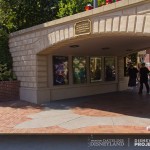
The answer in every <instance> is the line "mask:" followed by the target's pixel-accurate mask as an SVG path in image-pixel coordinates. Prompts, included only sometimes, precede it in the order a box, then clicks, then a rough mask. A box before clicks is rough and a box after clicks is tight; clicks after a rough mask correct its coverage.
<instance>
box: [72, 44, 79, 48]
mask: <svg viewBox="0 0 150 150" xmlns="http://www.w3.org/2000/svg"><path fill="white" fill-rule="evenodd" d="M70 47H71V48H77V47H79V45H70Z"/></svg>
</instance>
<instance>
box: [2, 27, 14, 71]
mask: <svg viewBox="0 0 150 150" xmlns="http://www.w3.org/2000/svg"><path fill="white" fill-rule="evenodd" d="M8 40H9V38H8V33H7V32H6V31H5V30H3V29H0V64H7V67H8V68H9V69H11V68H12V57H11V54H10V52H9V46H8Z"/></svg>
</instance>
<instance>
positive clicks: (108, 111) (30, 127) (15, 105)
mask: <svg viewBox="0 0 150 150" xmlns="http://www.w3.org/2000/svg"><path fill="white" fill-rule="evenodd" d="M0 118H1V119H0V133H59V134H60V133H63V134H64V133H67V134H68V133H69V134H70V133H75V134H77V133H100V134H101V133H150V131H148V130H147V129H146V127H147V126H149V125H150V95H146V94H143V95H138V94H137V92H133V91H124V92H114V93H107V94H101V95H95V96H89V97H83V98H73V99H68V100H59V101H53V102H50V103H46V104H43V105H35V104H31V103H28V102H25V101H9V102H0Z"/></svg>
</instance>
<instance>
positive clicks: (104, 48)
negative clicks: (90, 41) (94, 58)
mask: <svg viewBox="0 0 150 150" xmlns="http://www.w3.org/2000/svg"><path fill="white" fill-rule="evenodd" d="M109 49H110V48H109V47H103V48H102V50H109Z"/></svg>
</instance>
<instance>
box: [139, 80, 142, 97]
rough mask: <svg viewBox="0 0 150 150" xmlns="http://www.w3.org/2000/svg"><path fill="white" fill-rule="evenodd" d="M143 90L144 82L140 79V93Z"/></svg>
mask: <svg viewBox="0 0 150 150" xmlns="http://www.w3.org/2000/svg"><path fill="white" fill-rule="evenodd" d="M142 91H143V82H141V81H140V88H139V94H142Z"/></svg>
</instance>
